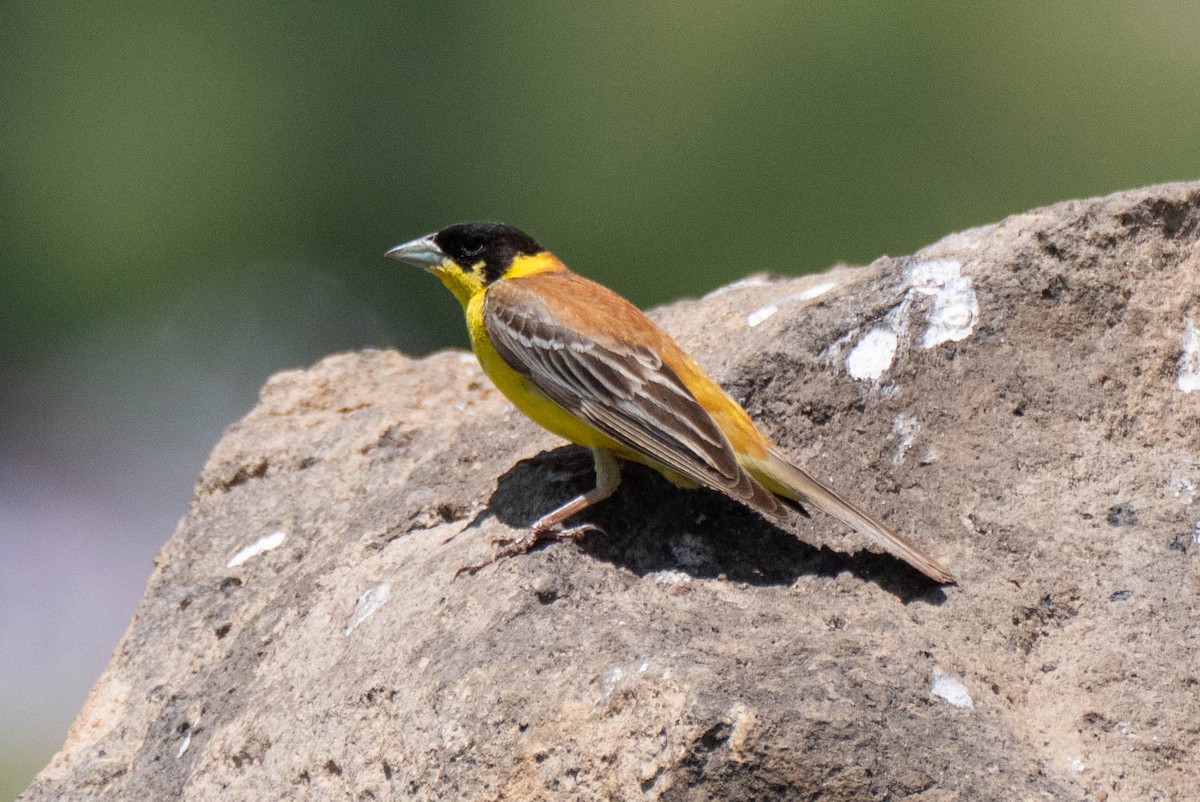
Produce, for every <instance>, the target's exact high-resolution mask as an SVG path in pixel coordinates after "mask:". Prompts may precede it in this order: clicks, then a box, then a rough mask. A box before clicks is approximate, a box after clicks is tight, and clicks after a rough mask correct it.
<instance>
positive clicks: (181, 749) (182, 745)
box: [175, 727, 192, 760]
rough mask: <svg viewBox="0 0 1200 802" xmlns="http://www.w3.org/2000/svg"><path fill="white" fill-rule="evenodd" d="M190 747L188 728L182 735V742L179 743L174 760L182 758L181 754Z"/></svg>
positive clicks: (189, 729)
mask: <svg viewBox="0 0 1200 802" xmlns="http://www.w3.org/2000/svg"><path fill="white" fill-rule="evenodd" d="M191 745H192V728H191V727H188V731H187V732H186V733H184V736H183V740H182V741H180V742H179V749H177V750H176V751H175V759H176V760H179V758H181V757H183V753H184V752H186V751H187V750H188V747H189V746H191Z"/></svg>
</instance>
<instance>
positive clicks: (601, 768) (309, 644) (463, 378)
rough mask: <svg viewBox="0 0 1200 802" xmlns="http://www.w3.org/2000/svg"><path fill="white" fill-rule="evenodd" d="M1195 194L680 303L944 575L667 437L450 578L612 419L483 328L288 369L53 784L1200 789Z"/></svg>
mask: <svg viewBox="0 0 1200 802" xmlns="http://www.w3.org/2000/svg"><path fill="white" fill-rule="evenodd" d="M1198 222H1200V183H1193V184H1173V185H1165V186H1159V187H1152V188H1149V189H1144V190H1138V191H1133V192H1126V193H1121V194H1118V195H1113V196H1110V197H1107V198H1101V199H1097V200H1088V201H1077V202H1069V203H1063V204H1059V205H1056V206H1053V207H1050V208H1047V209H1040V210H1037V211H1033V212H1030V213H1028V214H1021V215H1016V216H1014V217H1011V218H1009V219H1007V220H1004V221H1002V222H1000V223H998V224H996V225H992V226H986V227H982V228H977V229H972V230H970V231H965V232H962V233H959V234H954V235H952V236H949V237H947V238H945V239H944V240H942V241H940V242H938V243H935V244H934V245H931V246H929V247H928V248H925V249H923V250H921V251H920V252H918V253H917V254H915V255H914V256H911V257H904V258H899V259H893V258H882V259H879V260H877V261H876V262H874V263H873V264H871V265H870V266H868V267H865V268H859V269H847V268H841V269H836V270H833V271H830V272H828V273H825V274H823V275H819V276H808V277H804V278H799V279H786V280H785V279H776V278H768V277H752V278H751V279H748V280H746V281H742V282H738V283H737V284H734V285H732V286H730V287H725V288H723V289H721V290H719V291H717V292H714V293H712V294H711V295H709V296H707V297H705V298H702V299H700V300H696V301H687V302H681V303H678V304H675V305H673V306H671V307H669V308H667V309H663V310H659V311H658V312H657V313H656V314H657V317H658V318H659V319H660V321H661V322H662V323H663V325H664V326H666V328H668V329H669V330H670V331H672V332H674V333H675V334H676V335H677V336H678V338H679V339H680V341H681V342H682V343H683V344H684V346H685V347H686V348H688V349H689V350H691V352H692V353H693V354H694V355H695V356H696V357H697V358H698V360H699V361H700V362H701V363H702V364H704V365H705V366H707V367H708V368H709V369H710V370H711V371H712V372H713V374H714V376H716V377H717V378H718V379H719V380H721V381H722V382H723V383H724V384H725V386H726V387H728V388H729V389H730V390H731V392H732V393H734V394H735V395H736V396H737V397H738V398H739V399H740V400H742V401H743V402H744V403H745V404H746V406H747V408H748V409H749V410H750V412H751V414H753V415H754V416H755V417H756V418H757V420H759V421H760V422H761V423H762V425H763V426H764V427H765V428H766V429H767V430H768V431H769V432H770V433H771V434H772V435H773V436H774V437H776V438H777V439H778V440H779V442H780V443H781V444H782V445H783V446H784V447H785V449H786V450H787V451H788V452H789V453H790V454H791V455H793V456H795V457H797V458H799V460H800V461H801V463H802V464H804V465H806V466H808V467H809V469H811V470H812V471H813V472H814V473H816V474H817V475H818V476H820V477H822V478H827V479H828V480H829V481H830V482H831V483H832V484H833V486H834V487H836V488H839V489H841V490H842V491H843V492H844V493H845V494H846V495H848V496H849V497H850V498H852V499H853V500H856V501H858V502H860V503H861V504H863V505H864V506H865V507H867V508H868V509H870V510H873V511H875V512H876V513H877V514H879V515H881V516H882V517H884V518H885V519H886V520H888V521H890V522H891V523H892V524H893V525H895V526H896V527H898V528H899V529H901V530H902V531H905V532H908V533H910V534H912V535H913V536H914V537H915V538H916V539H917V540H918V542H920V543H921V544H922V545H923V546H925V547H926V548H928V549H929V550H930V551H931V552H932V553H933V554H935V555H936V556H937V557H938V558H939V559H941V560H942V561H943V562H945V563H946V564H947V565H948V566H949V567H950V568H951V569H952V570H953V571H955V573H956V574H957V575H958V576H959V579H960V584H959V585H958V586H954V587H949V588H945V589H939V588H936V587H932V586H930V585H929V584H928V583H927V582H925V581H923V580H922V578H921V577H920V576H919V575H918V574H916V573H915V572H914V571H912V570H910V569H908V568H907V567H906V566H905V565H903V564H902V563H899V562H897V561H896V560H894V559H891V558H890V557H887V556H884V555H881V554H877V553H874V552H870V551H865V550H863V549H864V546H863V541H862V540H861V538H859V537H858V536H856V535H854V534H853V533H849V532H847V531H845V529H844V527H842V526H840V525H839V524H837V523H836V522H835V521H834V520H833V519H831V518H829V517H827V516H822V515H819V514H817V515H815V516H814V517H813V518H812V519H811V520H806V519H801V518H796V519H795V520H793V521H791V522H790V524H789V526H788V529H789V530H790V531H783V530H780V529H776V528H775V527H773V526H771V525H769V524H768V523H766V522H765V521H763V520H762V519H760V518H759V517H758V516H756V515H755V514H753V513H751V512H748V511H746V510H744V509H742V508H740V507H738V506H736V505H735V504H733V503H732V502H729V501H727V500H726V499H725V498H723V497H722V496H719V495H717V494H714V493H708V492H705V491H684V490H678V489H675V488H673V487H671V486H670V485H668V484H667V483H666V482H665V481H663V480H661V479H659V478H658V477H657V476H656V475H653V474H651V473H650V472H648V471H645V470H642V469H640V468H629V469H627V471H626V482H625V484H624V485H623V486H622V489H621V490H620V491H619V492H618V494H617V495H616V496H615V497H614V498H613V499H610V500H609V501H607V502H604V503H603V504H602V505H600V506H599V507H597V508H596V509H595V510H593V511H590V512H589V513H587V514H586V519H587V520H590V521H593V522H595V523H597V524H599V525H600V526H602V527H603V528H604V529H605V530H606V532H607V534H595V533H593V534H591V535H588V536H587V538H586V539H585V540H584V541H583V543H582V544H580V545H578V546H576V545H571V544H556V545H551V546H548V547H546V548H542V549H540V550H537V551H535V552H533V553H531V554H528V555H525V556H522V557H519V558H515V559H511V560H508V561H505V562H502V563H500V564H498V565H496V566H493V567H489V568H487V569H485V570H484V571H482V572H481V573H479V574H478V575H476V576H471V577H463V578H460V579H459V580H458V581H452V577H453V576H454V572H455V570H456V569H457V568H459V567H461V566H463V565H467V564H469V563H472V562H475V561H478V560H480V559H481V558H483V557H484V556H486V555H487V554H488V553H489V549H490V546H489V541H490V540H491V539H492V538H496V537H501V536H504V535H510V534H512V533H513V532H514V531H515V530H516V529H519V528H520V527H521V526H522V525H523V524H525V523H527V522H529V521H531V520H532V519H533V518H534V517H536V516H537V515H538V514H540V513H542V512H544V511H546V510H547V509H549V508H550V507H552V506H554V505H555V504H557V503H558V502H560V501H562V500H564V499H565V498H567V497H568V496H570V495H572V494H574V493H576V492H579V491H580V490H582V489H585V488H587V487H589V486H590V484H589V483H590V481H591V473H590V466H589V463H588V460H587V459H586V456H585V455H583V452H582V451H580V450H578V449H575V448H571V447H560V444H559V443H558V442H557V441H556V440H555V439H554V438H553V437H552V436H551V435H548V434H545V433H543V432H542V431H541V430H539V429H538V428H537V427H536V426H534V425H533V424H532V423H530V422H528V421H526V420H525V419H524V418H522V417H521V416H520V415H519V414H518V413H516V412H515V411H514V410H513V409H512V408H511V407H510V406H509V405H508V404H507V403H506V402H505V401H504V399H503V398H501V397H500V396H499V395H498V394H497V393H496V391H494V390H493V389H491V387H490V386H489V385H488V383H487V381H486V379H485V378H484V377H483V376H482V374H481V373H480V371H479V369H478V367H476V365H475V364H474V361H473V359H471V358H470V357H469V356H467V355H464V354H461V353H456V352H445V353H438V354H434V355H433V356H431V357H428V358H426V359H420V360H414V359H409V358H407V357H405V356H402V355H400V354H397V353H392V352H378V351H366V352H362V353H355V354H342V355H338V356H333V357H330V358H329V359H326V360H324V361H323V362H321V363H320V364H318V365H316V366H315V367H313V368H311V369H310V370H305V371H295V372H288V373H283V374H280V375H278V376H276V377H274V378H273V379H271V381H270V382H269V383H268V384H267V386H266V387H265V388H264V389H263V392H262V397H261V401H260V403H259V405H258V407H257V408H256V409H255V410H254V411H253V412H251V413H250V414H249V415H248V416H247V417H246V418H245V419H244V420H243V421H241V422H240V423H238V424H236V425H234V426H233V427H231V428H230V430H229V431H228V432H227V433H226V435H225V437H224V438H223V439H222V440H221V442H220V443H219V444H218V445H217V447H216V449H215V451H214V452H213V454H212V457H211V458H210V459H209V461H208V464H207V465H206V466H205V468H204V471H203V473H202V474H201V476H200V479H199V482H198V484H197V488H196V495H195V499H194V501H193V503H192V506H191V509H190V510H189V511H188V514H187V516H186V517H185V518H184V519H183V521H182V522H181V523H180V525H179V527H178V529H177V531H176V532H175V534H174V535H173V536H172V538H171V539H170V541H169V542H168V543H167V545H166V546H165V547H164V548H163V550H162V553H161V554H160V555H159V557H158V559H157V560H156V567H155V570H154V574H153V576H152V578H151V579H150V582H149V585H148V587H147V589H146V595H145V598H144V600H143V601H142V603H141V605H140V606H139V608H138V611H137V614H136V616H135V617H134V620H133V622H132V623H131V625H130V627H129V630H128V632H127V633H126V635H125V637H124V639H123V640H122V642H121V644H120V646H119V647H118V648H117V650H116V653H115V655H114V657H113V660H112V662H111V664H110V665H109V667H108V668H107V670H106V671H105V672H104V674H103V675H102V676H101V677H100V679H99V680H98V681H97V683H96V686H95V688H94V689H93V691H92V693H91V696H90V698H89V699H88V701H87V704H86V705H85V707H84V709H83V711H82V712H81V713H80V714H79V717H78V719H77V720H76V722H75V724H74V726H73V728H72V730H71V732H70V734H69V736H68V738H67V742H66V744H65V745H64V746H63V749H62V751H61V752H60V753H59V754H58V755H57V756H56V757H55V758H54V759H53V761H52V762H51V764H50V765H49V766H48V767H47V768H46V769H45V770H44V771H43V772H42V773H41V774H40V775H39V776H38V778H37V779H36V780H35V781H34V783H33V785H32V786H31V787H30V788H29V789H28V790H27V791H26V793H25V794H24V796H23V797H22V799H24V800H27V802H34V800H49V799H86V798H103V799H125V800H146V799H175V798H182V799H189V800H200V799H217V798H221V799H228V798H239V799H256V800H269V799H328V798H353V799H417V800H434V799H480V800H551V799H632V798H643V799H658V800H700V799H738V800H742V799H747V800H749V799H772V800H774V799H814V798H821V799H830V800H867V799H871V800H877V799H902V798H912V799H921V800H943V799H1004V800H1008V799H1063V798H1076V799H1078V798H1101V797H1103V796H1106V795H1108V794H1110V793H1112V794H1115V797H1114V798H1123V799H1132V798H1151V797H1153V796H1154V795H1155V794H1157V795H1158V796H1159V797H1161V798H1171V799H1183V798H1185V797H1189V796H1191V795H1192V794H1193V793H1194V790H1195V788H1196V787H1197V783H1198V782H1200V748H1198V747H1200V743H1198V739H1200V723H1198V722H1200V688H1198V687H1197V685H1198V683H1200V660H1198V659H1197V655H1198V654H1200V616H1198V615H1197V610H1196V606H1195V605H1196V590H1197V579H1198V572H1200V543H1198V541H1200V524H1198V521H1200V490H1198V489H1197V488H1198V487H1200V391H1198V390H1200V386H1197V385H1196V383H1195V378H1194V377H1195V376H1196V375H1198V374H1200V365H1198V362H1200V353H1198V352H1200V345H1197V341H1198V340H1200V338H1198V337H1197V335H1196V326H1197V324H1198V322H1200V242H1198V240H1200V230H1198ZM1189 338H1190V339H1189ZM807 544H814V545H807ZM935 682H936V683H937V686H936V688H935Z"/></svg>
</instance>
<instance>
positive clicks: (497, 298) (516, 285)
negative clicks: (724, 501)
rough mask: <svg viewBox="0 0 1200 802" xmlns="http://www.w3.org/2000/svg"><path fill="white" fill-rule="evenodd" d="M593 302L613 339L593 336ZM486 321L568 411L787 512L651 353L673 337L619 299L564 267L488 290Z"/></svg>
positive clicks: (506, 350) (718, 486) (660, 458)
mask: <svg viewBox="0 0 1200 802" xmlns="http://www.w3.org/2000/svg"><path fill="white" fill-rule="evenodd" d="M535 282H536V284H535ZM535 287H536V289H535ZM597 300H600V301H602V302H603V303H602V304H601V307H602V308H604V309H605V310H606V312H607V313H611V317H608V316H606V318H605V320H604V321H601V322H603V323H604V324H605V328H606V329H608V330H611V331H614V332H618V333H619V334H617V336H610V335H606V334H603V333H599V332H596V331H595V328H596V322H595V319H594V318H595V311H594V310H595V308H596V301H597ZM547 301H550V303H547ZM483 324H484V329H485V330H486V331H487V335H488V337H489V338H490V339H491V341H492V345H493V346H494V347H495V349H496V351H497V353H499V354H500V357H501V358H502V359H503V360H504V361H505V362H506V363H507V364H508V365H509V367H511V368H512V369H513V370H515V371H517V372H518V373H520V374H521V375H522V376H524V377H525V378H527V379H529V380H530V381H531V382H533V383H534V384H535V385H536V386H537V387H538V389H540V390H541V391H542V392H544V393H545V394H546V395H548V396H549V397H550V398H552V399H553V400H554V401H555V402H556V403H558V404H559V405H560V406H562V407H563V408H564V409H566V410H567V411H568V412H570V413H572V414H573V415H576V416H577V417H579V418H580V419H582V420H584V421H586V422H587V423H588V424H590V425H592V426H594V427H595V428H597V429H598V430H600V431H601V432H604V434H606V435H608V436H609V437H611V438H612V439H614V440H616V441H617V442H619V443H621V444H623V445H625V446H627V447H629V448H630V449H631V450H633V451H635V452H637V453H639V454H643V455H645V456H646V457H649V458H650V459H651V460H653V461H655V462H657V463H659V464H660V465H663V466H665V467H667V468H670V469H671V470H673V471H676V472H677V473H679V474H681V475H683V476H686V477H687V478H689V479H691V480H693V481H695V482H698V483H700V484H702V485H705V486H706V487H709V488H712V489H714V490H718V491H721V492H723V493H726V494H727V495H729V496H731V497H733V498H735V499H737V500H738V501H741V502H742V503H744V504H747V505H749V506H751V507H754V508H755V509H758V510H759V511H761V512H764V513H767V514H770V515H774V516H782V515H783V514H784V508H783V505H782V504H781V503H780V502H779V500H778V499H777V498H775V496H774V495H772V494H771V493H770V492H769V491H768V490H767V489H766V488H764V487H763V486H762V485H760V484H759V483H758V482H756V481H755V480H754V479H753V478H752V477H751V476H750V475H749V474H748V473H747V472H746V470H745V469H744V468H742V466H741V464H740V463H739V462H738V458H737V455H736V454H735V453H734V450H733V447H732V446H731V445H730V443H729V440H728V438H727V437H726V436H725V434H724V432H722V431H721V428H720V427H719V426H718V425H717V423H716V422H715V421H714V420H713V418H712V416H711V415H709V413H708V412H707V411H706V410H705V409H704V407H703V406H702V405H701V404H700V402H699V401H697V400H696V397H695V396H694V395H693V394H692V393H691V391H690V390H688V388H687V386H686V385H685V384H684V383H683V381H682V380H681V379H680V378H679V376H678V375H677V374H676V373H675V371H674V370H672V369H671V367H670V366H669V365H667V364H665V363H664V362H663V360H662V358H661V357H660V355H659V353H658V352H656V350H655V349H654V348H653V347H651V346H652V345H653V344H655V343H656V342H657V341H658V340H659V339H660V338H666V337H667V335H666V334H665V333H663V332H662V331H661V329H659V328H658V327H657V326H655V325H654V324H653V323H652V322H651V321H650V320H649V319H647V318H646V317H645V316H644V315H643V314H642V313H641V312H640V311H638V309H637V308H636V307H634V306H633V305H632V304H630V303H629V302H628V301H626V300H625V299H623V298H621V297H620V296H619V295H617V294H616V293H613V292H612V291H611V290H608V289H606V288H604V287H602V286H600V285H599V284H594V283H593V282H590V281H587V280H586V279H584V278H582V277H580V276H578V275H576V274H574V273H568V272H566V271H563V272H561V273H542V274H538V275H537V276H531V277H523V278H512V279H504V280H502V281H499V282H497V283H496V284H494V285H492V286H491V287H490V288H489V289H488V293H487V296H486V298H485V300H484V307H483ZM589 324H591V325H589ZM647 343H649V344H647ZM673 345H674V343H672V346H673Z"/></svg>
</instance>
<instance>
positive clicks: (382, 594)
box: [343, 582, 392, 635]
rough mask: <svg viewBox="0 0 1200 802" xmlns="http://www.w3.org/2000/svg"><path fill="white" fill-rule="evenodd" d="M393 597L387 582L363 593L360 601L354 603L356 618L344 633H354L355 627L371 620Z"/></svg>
mask: <svg viewBox="0 0 1200 802" xmlns="http://www.w3.org/2000/svg"><path fill="white" fill-rule="evenodd" d="M391 595H392V589H391V588H390V587H389V586H388V583H387V582H380V583H379V584H378V585H372V586H371V587H369V588H367V589H366V590H364V591H363V592H362V595H360V596H359V597H358V601H356V602H355V603H354V618H353V620H351V621H350V623H349V624H348V625H347V626H346V628H345V629H344V630H343V633H344V634H346V635H349V634H350V633H351V632H353V631H354V629H355V627H357V626H358V625H359V624H361V623H362V622H363V621H366V620H367V619H368V618H370V617H371V616H372V615H373V614H374V613H375V611H376V610H378V609H379V608H380V607H382V606H383V605H384V603H385V602H386V601H387V600H388V597H390V596H391Z"/></svg>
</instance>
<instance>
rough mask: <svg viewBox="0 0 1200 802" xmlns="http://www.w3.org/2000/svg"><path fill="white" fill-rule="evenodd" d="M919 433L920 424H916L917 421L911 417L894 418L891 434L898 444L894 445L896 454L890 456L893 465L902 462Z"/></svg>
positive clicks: (899, 416)
mask: <svg viewBox="0 0 1200 802" xmlns="http://www.w3.org/2000/svg"><path fill="white" fill-rule="evenodd" d="M920 431H921V424H919V423H917V419H916V418H914V417H913V416H912V415H897V416H896V420H895V421H893V422H892V434H894V435H896V437H897V438H898V440H899V442H897V443H896V453H895V454H892V464H893V465H899V464H900V463H901V462H904V455H905V454H907V453H908V450H909V449H910V448H912V444H913V443H914V442H916V440H917V434H918V433H920Z"/></svg>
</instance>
